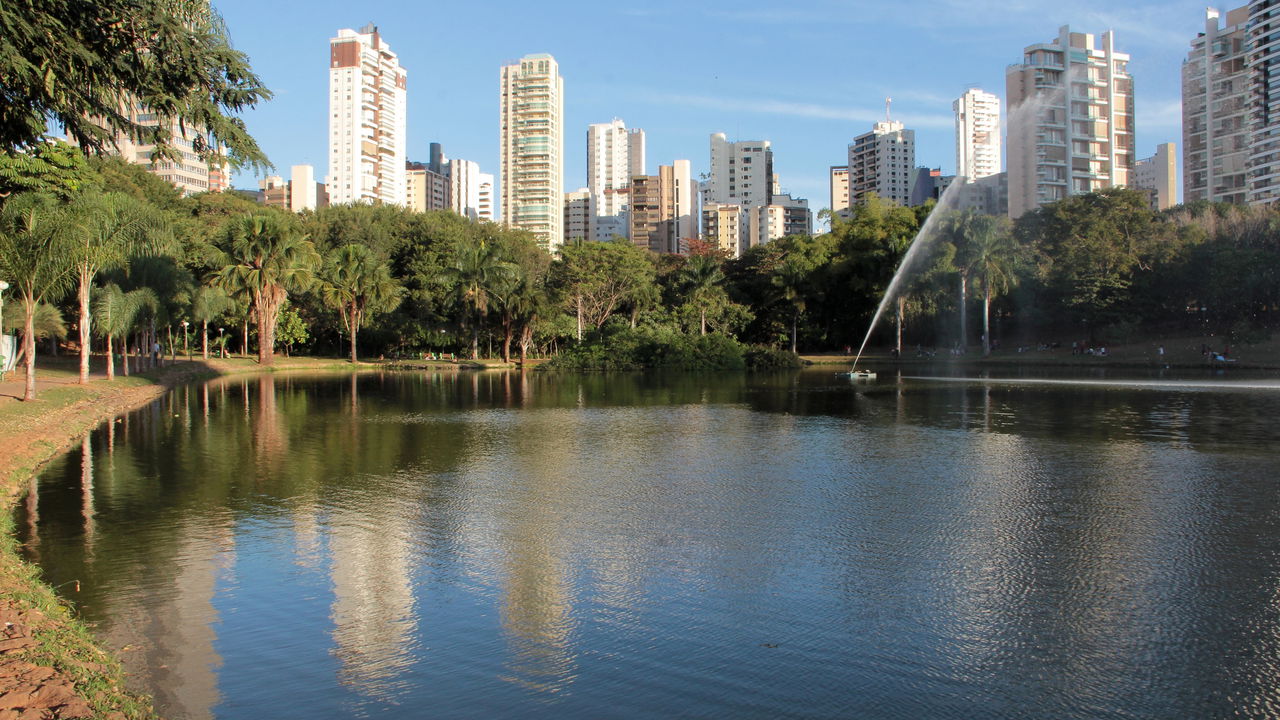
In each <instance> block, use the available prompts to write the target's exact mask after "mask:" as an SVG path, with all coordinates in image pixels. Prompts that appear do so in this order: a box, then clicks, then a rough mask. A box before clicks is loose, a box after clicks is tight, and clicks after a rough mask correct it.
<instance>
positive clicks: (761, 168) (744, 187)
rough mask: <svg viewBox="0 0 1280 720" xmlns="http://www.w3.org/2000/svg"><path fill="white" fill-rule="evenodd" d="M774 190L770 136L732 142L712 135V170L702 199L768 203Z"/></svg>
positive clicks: (728, 202) (720, 135)
mask: <svg viewBox="0 0 1280 720" xmlns="http://www.w3.org/2000/svg"><path fill="white" fill-rule="evenodd" d="M772 192H773V150H772V149H771V148H770V146H769V141H768V140H741V141H738V142H729V140H728V139H727V138H726V137H725V134H724V133H715V134H713V135H712V136H711V172H710V174H709V176H708V178H707V182H706V187H705V191H704V195H705V196H704V198H703V201H704V202H707V203H717V204H736V205H741V206H743V207H744V208H747V207H757V206H760V205H768V204H769V200H770V194H771V193H772Z"/></svg>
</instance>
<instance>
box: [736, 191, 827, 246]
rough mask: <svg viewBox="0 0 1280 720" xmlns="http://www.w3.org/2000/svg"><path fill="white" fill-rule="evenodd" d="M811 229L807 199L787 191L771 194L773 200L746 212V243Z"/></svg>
mask: <svg viewBox="0 0 1280 720" xmlns="http://www.w3.org/2000/svg"><path fill="white" fill-rule="evenodd" d="M812 232H813V213H812V212H811V211H810V210H809V201H808V200H805V199H804V198H796V197H792V196H791V195H790V194H788V193H774V195H773V202H771V203H769V204H768V205H761V206H760V207H756V208H751V210H750V211H749V212H748V214H747V237H746V246H747V247H755V246H756V245H764V244H765V243H768V242H772V241H774V240H777V239H779V238H784V237H787V236H789V235H809V234H810V233H812Z"/></svg>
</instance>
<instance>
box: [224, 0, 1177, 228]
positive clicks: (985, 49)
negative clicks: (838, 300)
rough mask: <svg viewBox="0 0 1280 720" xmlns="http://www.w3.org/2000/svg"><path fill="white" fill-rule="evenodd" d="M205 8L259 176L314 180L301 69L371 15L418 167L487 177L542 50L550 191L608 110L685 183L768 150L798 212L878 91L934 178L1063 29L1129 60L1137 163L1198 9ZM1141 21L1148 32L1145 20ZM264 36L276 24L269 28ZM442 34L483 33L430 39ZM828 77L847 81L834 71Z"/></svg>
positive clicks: (309, 98)
mask: <svg viewBox="0 0 1280 720" xmlns="http://www.w3.org/2000/svg"><path fill="white" fill-rule="evenodd" d="M217 7H218V8H219V10H220V11H221V12H222V13H223V15H224V16H225V17H226V20H227V23H228V26H229V27H230V30H231V33H232V37H233V39H234V41H235V43H236V46H237V47H238V48H239V49H241V50H243V51H245V52H246V53H248V54H249V56H250V58H251V60H252V62H253V64H254V67H255V69H256V70H258V72H260V73H261V74H262V75H263V77H264V79H265V80H266V82H267V84H268V86H269V87H271V88H272V89H273V90H274V91H275V92H276V98H275V99H274V100H272V101H271V102H269V103H266V104H264V105H263V106H260V107H259V108H257V109H255V110H254V111H252V112H250V113H248V114H246V116H245V119H246V122H247V123H248V126H249V129H250V131H251V132H253V133H254V134H255V136H256V137H258V139H259V141H260V142H261V143H262V146H263V147H264V148H265V149H266V150H267V152H268V154H269V155H270V157H271V159H272V160H273V162H275V163H276V165H277V167H289V166H291V165H294V164H302V163H310V164H313V165H315V166H316V168H317V171H318V174H322V173H324V172H325V170H323V169H322V168H325V167H326V165H327V162H326V156H325V152H324V151H325V143H324V140H325V136H324V133H325V129H326V128H325V123H323V122H321V121H320V114H321V113H324V112H325V108H326V102H325V94H326V91H327V77H326V76H325V74H324V73H320V72H318V70H317V69H316V66H317V65H318V58H319V57H322V56H323V55H324V54H325V53H326V52H327V47H326V40H327V38H329V37H331V36H332V35H333V33H334V32H335V31H336V30H337V29H338V28H342V27H359V26H362V25H364V24H366V23H367V22H369V21H370V20H372V21H373V22H374V23H375V24H378V25H379V26H380V27H381V28H382V29H383V33H384V35H385V37H386V39H387V42H388V43H390V44H391V45H392V47H394V48H395V49H396V51H397V54H399V55H400V62H401V64H402V65H403V66H404V67H405V68H406V70H407V71H408V73H409V78H410V79H409V92H408V106H409V111H408V122H409V129H408V141H407V145H408V157H409V159H411V160H425V159H426V157H427V152H428V144H429V143H430V142H443V143H444V144H445V145H446V146H447V147H449V148H451V150H452V153H453V154H456V155H457V156H460V157H465V158H468V159H471V160H474V161H476V162H479V163H480V166H481V168H482V169H484V170H486V171H491V172H496V171H497V169H498V145H499V143H498V127H497V103H496V100H495V98H494V93H493V90H492V89H493V87H494V85H495V83H496V81H497V78H498V73H499V68H500V67H501V65H502V64H503V63H504V62H506V61H510V60H512V59H514V58H518V57H520V56H522V55H525V54H532V53H538V52H546V53H549V54H552V55H554V56H555V57H556V59H557V61H558V62H559V64H560V68H561V74H562V75H563V76H564V78H565V96H566V105H565V114H566V119H565V145H566V157H565V179H564V187H565V188H566V189H572V188H576V187H579V186H582V185H585V184H586V157H585V139H586V132H587V127H588V126H589V125H590V124H592V123H602V122H609V121H610V120H611V119H612V118H614V117H620V118H623V119H624V120H625V121H626V122H627V125H628V126H629V127H640V128H644V129H645V130H646V132H647V134H648V150H649V152H648V155H649V158H650V162H651V163H653V164H654V165H655V166H656V165H657V164H661V163H669V162H672V161H673V160H675V159H678V158H689V159H691V160H692V161H693V171H694V174H695V176H697V175H700V174H702V173H705V172H707V171H708V167H707V166H708V158H707V156H706V151H705V147H706V145H705V142H706V140H705V138H706V137H707V136H708V135H709V134H710V133H713V132H724V133H726V135H727V136H728V137H729V139H731V140H751V139H763V140H769V141H770V142H771V143H772V146H773V148H774V150H775V152H776V153H777V158H778V162H777V166H776V168H775V170H776V172H777V174H778V175H779V177H780V178H781V189H782V190H783V191H784V192H785V191H789V192H791V193H792V194H794V195H797V196H801V197H807V198H809V199H810V200H811V201H812V202H813V207H814V209H815V210H817V209H821V208H822V207H825V206H826V205H827V202H826V200H825V198H827V197H828V194H829V193H828V189H827V188H828V178H827V173H828V168H829V167H830V166H831V165H837V164H840V162H841V160H842V159H843V156H844V154H845V151H846V148H847V146H848V144H849V142H850V141H851V140H852V139H853V138H854V137H855V136H857V135H859V134H861V133H864V132H866V131H867V130H869V129H870V128H871V125H872V124H873V123H874V122H875V121H877V120H879V119H881V118H882V117H883V112H884V111H883V106H884V98H885V97H886V96H892V97H893V98H894V105H893V114H894V119H896V120H901V121H903V122H904V123H905V124H906V126H907V127H909V128H911V129H913V130H915V131H916V134H917V143H918V149H917V161H918V164H920V165H929V166H931V167H941V168H942V170H943V172H944V174H950V173H951V172H952V171H954V167H953V166H954V163H955V160H954V158H955V148H954V120H953V116H952V112H951V103H952V102H953V101H954V100H955V99H956V98H958V97H959V96H960V95H961V94H962V93H963V92H964V91H965V90H966V89H967V88H969V87H972V86H976V87H981V88H982V89H984V90H987V91H988V92H993V93H995V94H997V95H998V96H1000V97H1001V98H1002V99H1003V97H1004V72H1005V67H1006V66H1007V65H1009V64H1014V63H1016V62H1018V61H1019V60H1020V57H1021V52H1022V48H1024V47H1025V46H1027V45H1030V44H1033V43H1039V42H1045V41H1048V40H1050V39H1052V38H1053V37H1054V36H1055V35H1056V31H1057V28H1058V27H1059V26H1060V25H1063V24H1070V25H1071V26H1072V27H1073V28H1079V30H1080V31H1082V32H1092V33H1101V32H1104V31H1106V30H1108V29H1112V30H1114V31H1115V33H1116V39H1117V44H1118V46H1119V47H1120V49H1121V50H1122V51H1124V52H1126V53H1128V54H1130V55H1131V56H1132V58H1133V62H1132V63H1131V70H1132V72H1133V75H1134V78H1135V85H1136V103H1137V126H1138V132H1137V143H1136V145H1137V147H1136V152H1137V154H1138V156H1140V157H1143V156H1147V155H1149V154H1151V153H1152V152H1153V151H1154V148H1155V146H1156V145H1157V144H1159V143H1162V142H1168V141H1174V142H1178V143H1179V144H1180V143H1181V113H1180V89H1181V86H1180V72H1181V63H1182V59H1183V58H1184V57H1185V56H1186V52H1187V49H1188V47H1189V43H1190V41H1191V39H1192V38H1194V37H1195V35H1196V33H1197V32H1199V31H1202V30H1203V6H1201V5H1199V4H1193V3H1190V2H1177V3H1172V4H1170V3H1138V4H1135V5H1133V6H1131V7H1127V8H1123V9H1119V10H1116V9H1108V8H1107V4H1106V3H1102V2H1078V3H1070V4H1066V5H1064V4H1062V3H1056V4H1049V3H1040V2H1011V3H1002V4H999V5H997V4H995V3H977V4H974V3H966V4H964V5H963V6H962V5H960V4H958V3H953V2H949V1H948V2H940V3H938V5H937V8H936V12H934V13H930V14H929V17H926V18H920V17H903V16H901V15H898V14H895V13H892V12H890V11H889V10H887V9H885V8H881V7H879V6H867V5H861V4H860V5H858V6H857V7H855V6H852V5H849V4H847V3H833V2H817V3H812V4H811V5H810V6H809V7H808V8H807V9H800V10H794V11H785V12H784V11H780V10H777V9H775V8H772V7H770V6H764V5H759V6H747V7H745V8H743V7H742V6H740V5H732V6H730V5H728V4H720V3H712V4H711V5H708V6H704V7H699V8H696V9H688V8H684V7H679V6H676V5H675V4H674V3H657V4H651V5H649V6H646V8H645V9H643V10H637V9H623V10H620V11H605V12H601V11H598V10H597V12H595V13H584V12H581V11H580V10H581V8H579V7H578V6H576V5H571V4H570V5H562V6H557V7H556V8H554V9H552V10H551V11H550V12H549V13H546V14H544V15H539V16H537V17H534V14H533V13H531V12H529V11H525V10H521V9H519V6H514V5H512V6H505V5H501V4H500V5H499V6H497V7H489V6H486V9H485V10H483V11H482V10H480V9H479V8H478V7H475V8H442V9H440V10H439V12H437V13H435V14H434V15H432V16H430V18H428V17H427V16H426V15H425V13H423V12H422V11H420V10H416V9H412V8H404V7H399V6H398V5H396V4H392V3H386V4H383V5H374V6H371V7H370V8H369V9H368V11H366V12H365V13H363V14H362V15H361V16H353V15H352V14H351V13H350V11H349V9H347V8H346V7H340V6H338V5H336V4H330V3H327V2H320V3H317V4H314V5H313V6H311V7H312V9H311V10H309V11H308V12H307V13H305V14H302V15H299V14H298V13H296V12H292V11H291V9H290V7H289V6H288V4H281V5H279V6H276V5H270V6H263V5H261V4H255V5H250V4H249V3H247V2H243V1H242V0H223V1H222V2H218V3H217ZM504 7H505V8H507V9H508V10H509V11H508V12H504V11H503V8H504ZM753 8H754V9H753ZM1155 8H1158V9H1159V12H1158V13H1156V12H1155V10H1154V9H1155ZM1152 17H1158V18H1159V19H1160V21H1161V22H1159V23H1154V22H1150V21H1149V18H1152ZM583 18H596V19H595V20H593V21H584V20H583ZM277 20H278V22H277ZM481 20H483V22H480V21H481ZM281 26H287V27H289V28H290V31H289V32H288V33H284V34H282V33H280V32H279V31H278V30H277V29H274V28H279V27H281ZM454 26H456V27H460V28H474V27H483V28H484V31H483V32H467V33H450V32H443V31H442V29H443V28H445V27H454ZM424 28H426V29H424ZM431 28H436V29H439V30H430V29H431ZM593 29H600V30H604V29H608V30H609V31H610V32H612V33H613V34H614V35H613V36H612V37H614V39H623V38H628V37H634V38H642V37H647V36H649V34H652V33H659V32H661V33H664V37H670V42H669V43H668V42H666V41H664V45H668V44H669V45H670V46H671V52H669V53H666V54H664V55H663V56H662V57H659V58H657V59H656V60H655V62H652V63H646V64H628V63H626V62H624V61H621V60H616V59H614V58H613V56H612V55H611V54H610V53H611V52H612V48H613V47H617V44H616V43H614V42H610V43H599V42H595V41H594V40H593V39H592V38H593V37H594V33H591V32H584V30H586V31H590V30H593ZM860 29H862V30H865V34H866V39H867V42H865V43H856V44H852V45H851V44H849V43H848V42H847V38H848V35H849V34H850V33H858V32H859V31H860ZM707 33H715V34H732V35H734V37H735V38H736V39H737V42H736V43H735V47H737V48H738V51H737V54H736V55H735V54H732V53H730V52H729V51H728V50H729V47H730V46H729V45H727V44H726V43H725V41H723V40H717V41H715V42H705V41H706V40H707V37H709V36H708V35H707ZM977 34H981V35H983V41H982V42H980V43H974V42H973V38H974V36H975V35H977ZM837 43H838V44H837ZM702 45H706V47H702ZM771 47H776V48H778V49H785V51H786V52H785V54H784V55H781V57H786V62H779V61H778V60H777V57H780V55H778V54H777V53H772V52H766V50H768V49H769V48H771ZM744 48H746V49H750V50H751V52H742V50H743V49H744ZM837 48H840V50H839V51H837ZM907 49H909V52H908V51H907ZM891 50H892V52H896V53H898V56H897V57H898V59H897V60H894V59H893V58H894V57H895V56H894V55H893V54H892V53H891V52H890V51H891ZM757 51H758V52H757ZM841 67H850V68H857V71H855V72H846V73H842V72H839V70H840V68H841ZM307 118H316V119H315V121H314V122H310V121H307ZM256 184H257V181H256V176H254V175H252V174H248V173H239V174H238V175H237V176H236V182H235V185H236V186H237V187H254V186H256Z"/></svg>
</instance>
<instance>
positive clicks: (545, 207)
mask: <svg viewBox="0 0 1280 720" xmlns="http://www.w3.org/2000/svg"><path fill="white" fill-rule="evenodd" d="M500 82H501V97H500V103H499V106H500V121H499V128H500V140H501V146H502V147H501V156H500V173H501V176H502V221H503V222H504V223H506V224H507V225H508V226H510V227H514V228H519V229H521V230H528V231H529V232H532V233H533V234H534V236H535V237H537V239H538V242H539V243H541V245H542V246H543V247H544V248H546V249H548V250H552V251H554V250H555V249H557V248H558V247H560V245H561V244H562V243H563V242H564V195H563V193H564V81H563V80H562V79H561V77H560V68H559V66H558V65H557V64H556V60H555V58H553V57H551V56H550V55H547V54H537V55H526V56H524V57H523V58H521V59H520V60H519V62H514V63H511V64H508V65H504V66H503V67H502V72H501V76H500Z"/></svg>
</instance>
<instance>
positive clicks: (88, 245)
mask: <svg viewBox="0 0 1280 720" xmlns="http://www.w3.org/2000/svg"><path fill="white" fill-rule="evenodd" d="M68 210H69V214H70V218H69V220H70V222H69V223H68V226H67V227H68V230H69V231H70V234H71V238H72V242H73V245H74V252H73V255H74V261H75V265H76V280H77V283H78V294H77V297H78V299H79V301H80V383H81V384H84V383H87V382H89V350H90V343H89V338H90V330H91V328H90V320H91V315H90V313H89V293H90V290H91V289H92V287H93V281H94V278H95V277H97V275H98V273H99V272H100V271H102V270H109V269H114V268H117V267H120V266H121V265H123V264H124V263H125V261H126V260H127V259H128V258H129V256H130V255H131V254H134V253H136V252H137V251H139V250H141V249H143V246H144V243H146V242H147V241H148V240H150V241H153V242H155V241H158V240H159V237H158V236H159V233H160V232H161V230H162V228H163V223H162V221H161V219H160V216H159V215H158V214H157V213H155V212H154V211H153V210H152V209H151V208H150V207H149V206H147V205H146V204H144V203H142V202H140V201H138V200H135V199H134V198H131V197H129V196H128V195H122V194H120V193H106V194H103V195H99V194H96V193H93V194H84V195H81V196H79V197H77V198H76V199H75V200H73V201H72V203H71V205H70V207H69V208H68Z"/></svg>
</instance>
